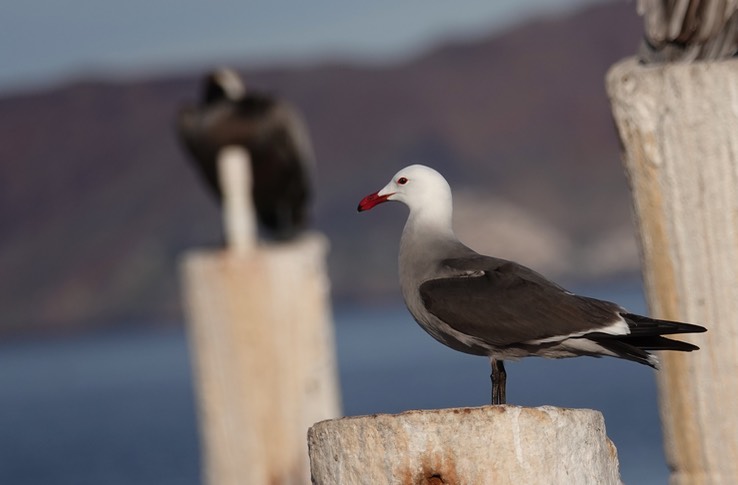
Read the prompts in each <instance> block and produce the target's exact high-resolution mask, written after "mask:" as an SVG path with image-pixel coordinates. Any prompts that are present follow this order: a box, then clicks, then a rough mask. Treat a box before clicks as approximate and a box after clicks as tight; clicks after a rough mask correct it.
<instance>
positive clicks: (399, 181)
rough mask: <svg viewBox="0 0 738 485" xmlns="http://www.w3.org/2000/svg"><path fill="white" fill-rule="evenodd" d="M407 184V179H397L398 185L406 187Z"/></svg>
mask: <svg viewBox="0 0 738 485" xmlns="http://www.w3.org/2000/svg"><path fill="white" fill-rule="evenodd" d="M406 183H407V179H406V178H405V177H400V178H398V179H397V184H398V185H405V184H406Z"/></svg>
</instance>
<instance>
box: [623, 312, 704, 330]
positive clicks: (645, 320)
mask: <svg viewBox="0 0 738 485" xmlns="http://www.w3.org/2000/svg"><path fill="white" fill-rule="evenodd" d="M620 315H621V316H622V317H623V318H625V320H626V321H627V322H628V323H629V324H633V325H629V326H630V327H631V330H632V329H633V326H635V327H636V328H637V327H639V325H642V326H643V330H646V329H648V330H652V331H653V332H652V333H653V334H675V333H705V332H707V328H706V327H703V326H702V325H697V324H694V323H686V322H677V321H674V320H661V319H658V318H651V317H647V316H644V315H638V314H637V313H627V312H623V313H621V314H620Z"/></svg>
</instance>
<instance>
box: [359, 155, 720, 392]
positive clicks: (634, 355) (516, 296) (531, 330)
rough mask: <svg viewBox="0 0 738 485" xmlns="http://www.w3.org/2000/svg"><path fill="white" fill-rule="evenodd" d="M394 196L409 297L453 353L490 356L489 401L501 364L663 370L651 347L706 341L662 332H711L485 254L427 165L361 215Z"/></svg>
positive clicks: (376, 197) (397, 181) (421, 320)
mask: <svg viewBox="0 0 738 485" xmlns="http://www.w3.org/2000/svg"><path fill="white" fill-rule="evenodd" d="M387 201H398V202H402V203H403V204H405V205H407V206H408V208H409V209H410V213H409V216H408V218H407V222H406V223H405V228H404V230H403V232H402V238H401V239H400V252H399V273H400V287H401V289H402V296H403V298H404V300H405V304H406V305H407V308H408V310H409V311H410V313H411V314H412V316H413V318H414V319H415V321H416V322H418V324H419V325H420V326H421V327H422V328H423V329H424V330H425V331H426V332H428V333H429V334H430V335H431V336H432V337H433V338H435V339H436V340H437V341H439V342H441V343H442V344H445V345H447V346H448V347H451V348H452V349H454V350H458V351H460V352H465V353H467V354H473V355H481V356H486V357H488V358H489V359H490V364H491V366H492V374H491V376H490V377H491V379H492V404H505V403H506V395H505V384H506V378H507V375H506V372H505V366H504V361H505V360H517V359H520V358H522V357H529V356H539V357H548V358H554V359H557V358H563V357H577V356H583V355H588V356H594V357H601V356H611V357H618V358H621V359H627V360H632V361H634V362H638V363H640V364H645V365H648V366H651V367H654V368H658V359H657V358H656V356H654V355H653V354H651V353H650V351H653V350H678V351H685V352H690V351H692V350H697V349H698V348H699V347H697V346H695V345H693V344H691V343H687V342H682V341H679V340H671V339H669V338H666V337H664V335H670V334H679V333H696V332H704V331H706V329H705V328H704V327H701V326H699V325H693V324H689V323H681V322H672V321H667V320H657V319H654V318H650V317H646V316H642V315H636V314H634V313H630V312H629V311H627V310H626V309H624V308H623V307H621V306H620V305H618V304H616V303H612V302H609V301H605V300H598V299H595V298H589V297H586V296H580V295H576V294H574V293H572V292H570V291H567V290H566V289H564V288H562V287H561V286H559V285H557V284H556V283H554V282H552V281H549V280H548V279H546V278H545V277H543V276H542V275H540V274H539V273H537V272H535V271H533V270H532V269H530V268H527V267H525V266H523V265H521V264H518V263H515V262H513V261H507V260H505V259H500V258H495V257H492V256H485V255H482V254H479V253H477V252H475V251H473V250H472V249H470V248H468V247H467V246H465V245H464V244H463V243H462V242H461V241H459V239H458V238H457V237H456V235H455V234H454V231H453V228H452V225H451V219H452V213H453V207H452V198H451V188H450V187H449V184H448V182H446V179H445V178H443V176H442V175H441V174H440V173H438V172H437V171H435V170H434V169H432V168H429V167H426V166H424V165H410V166H409V167H406V168H403V169H402V170H400V171H399V172H397V174H395V176H394V177H392V180H391V181H390V182H389V183H388V184H387V185H386V186H385V187H384V188H383V189H381V190H380V191H378V192H375V193H373V194H370V195H367V196H366V197H364V199H362V200H361V202H360V203H359V207H358V210H359V212H362V211H366V210H369V209H371V208H372V207H374V206H376V205H378V204H381V203H383V202H387Z"/></svg>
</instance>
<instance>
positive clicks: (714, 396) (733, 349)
mask: <svg viewBox="0 0 738 485" xmlns="http://www.w3.org/2000/svg"><path fill="white" fill-rule="evenodd" d="M607 88H608V93H609V95H610V98H611V102H612V108H613V114H614V117H615V121H616V123H617V127H618V131H619V134H620V138H621V140H622V144H623V151H624V153H623V160H624V163H625V166H626V169H627V172H628V175H629V179H630V184H631V189H632V195H633V203H634V208H635V215H636V219H637V223H638V226H639V230H640V242H641V252H642V257H643V264H644V280H645V286H646V291H647V296H648V300H649V305H650V309H651V313H652V314H653V315H655V316H656V317H659V318H667V319H676V320H685V321H689V322H696V323H701V324H704V325H705V326H707V327H708V332H707V333H705V334H699V335H694V336H690V337H689V339H690V341H692V342H694V343H696V344H697V345H699V346H700V347H701V348H702V349H701V350H700V351H699V352H693V353H689V354H683V353H678V352H674V353H671V354H668V355H663V356H661V361H662V364H663V368H662V370H661V371H660V372H659V373H658V374H657V376H658V384H659V395H660V406H661V418H662V421H663V425H664V439H665V445H666V457H667V461H668V463H669V466H670V467H671V469H672V475H671V483H672V484H673V485H682V484H685V485H686V484H708V483H709V484H726V485H727V484H734V483H738V401H736V396H738V61H736V60H726V61H716V62H697V63H691V64H683V63H680V64H662V65H651V66H644V65H642V64H639V63H638V62H637V61H636V60H635V59H628V60H625V61H623V62H621V63H619V64H617V65H616V66H614V67H613V68H612V69H611V71H610V72H609V74H608V76H607Z"/></svg>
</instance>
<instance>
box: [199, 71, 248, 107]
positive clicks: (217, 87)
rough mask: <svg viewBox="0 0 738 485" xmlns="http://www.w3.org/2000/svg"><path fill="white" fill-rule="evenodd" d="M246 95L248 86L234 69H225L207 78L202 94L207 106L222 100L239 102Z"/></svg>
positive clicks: (212, 73) (214, 72)
mask: <svg viewBox="0 0 738 485" xmlns="http://www.w3.org/2000/svg"><path fill="white" fill-rule="evenodd" d="M245 94H246V86H245V85H244V83H243V80H241V77H240V76H239V75H238V74H237V73H236V71H234V70H233V69H228V68H225V67H223V68H220V69H216V70H214V71H212V72H210V73H209V74H208V75H207V76H206V77H205V81H204V86H203V94H202V96H203V102H204V103H205V104H210V103H214V102H217V101H222V100H229V101H238V100H240V99H241V98H243V97H244V95H245Z"/></svg>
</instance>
